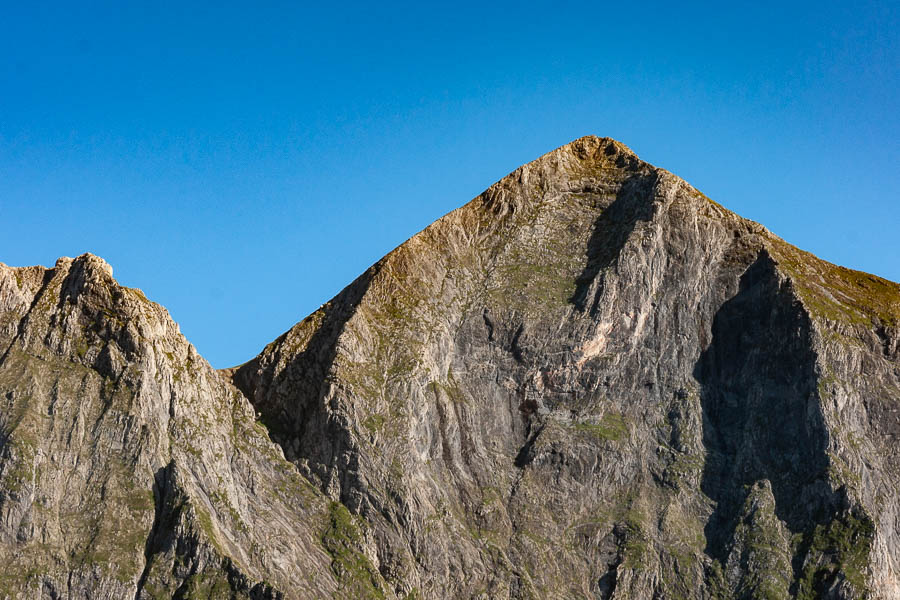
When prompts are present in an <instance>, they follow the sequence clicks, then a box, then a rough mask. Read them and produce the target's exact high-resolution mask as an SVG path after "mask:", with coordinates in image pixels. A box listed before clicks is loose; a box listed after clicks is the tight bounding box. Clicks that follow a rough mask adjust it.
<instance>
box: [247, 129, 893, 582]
mask: <svg viewBox="0 0 900 600" xmlns="http://www.w3.org/2000/svg"><path fill="white" fill-rule="evenodd" d="M898 323H900V289H898V286H897V285H896V284H894V283H891V282H888V281H885V280H883V279H879V278H877V277H873V276H870V275H866V274H863V273H858V272H854V271H850V270H847V269H843V268H840V267H835V266H833V265H830V264H828V263H825V262H823V261H820V260H818V259H816V258H815V257H813V256H811V255H809V254H806V253H803V252H801V251H799V250H797V249H795V248H793V247H791V246H789V245H788V244H786V243H784V242H783V241H782V240H780V239H779V238H777V237H776V236H774V235H772V234H771V233H769V232H768V231H767V230H765V229H764V228H763V227H761V226H759V225H757V224H755V223H752V222H750V221H747V220H744V219H741V218H740V217H738V216H736V215H734V214H732V213H730V212H729V211H727V210H725V209H723V208H722V207H720V206H719V205H717V204H715V203H714V202H712V201H710V200H709V199H707V198H706V197H704V196H703V195H702V194H701V193H699V192H697V191H696V190H694V189H693V188H691V187H690V186H689V185H688V184H686V183H685V182H684V181H682V180H680V179H679V178H677V177H675V176H673V175H671V174H670V173H668V172H666V171H663V170H661V169H658V168H655V167H653V166H651V165H648V164H646V163H643V162H641V161H640V160H639V159H638V158H637V157H636V156H635V155H634V154H633V153H632V152H631V151H630V150H629V149H628V148H626V147H625V146H623V145H621V144H619V143H617V142H615V141H613V140H609V139H599V138H594V137H588V138H582V139H580V140H577V141H575V142H573V143H571V144H569V145H567V146H564V147H562V148H560V149H558V150H556V151H554V152H551V153H549V154H547V155H545V156H544V157H542V158H540V159H538V160H537V161H535V162H533V163H530V164H528V165H525V166H524V167H521V168H520V169H518V170H517V171H515V172H514V173H512V174H511V175H509V176H508V177H506V178H504V179H503V180H502V181H500V182H499V183H497V184H495V185H494V186H492V187H491V188H490V189H488V190H487V191H486V192H485V193H484V194H482V195H481V196H479V197H478V198H476V199H475V200H473V201H472V202H471V203H469V204H468V205H466V206H465V207H463V208H461V209H458V210H457V211H454V212H453V213H450V214H449V215H447V216H446V217H444V218H442V219H440V220H439V221H437V222H436V223H434V224H433V225H431V226H430V227H428V228H427V229H425V230H424V231H423V232H421V233H420V234H418V235H416V236H414V237H413V238H411V239H410V240H408V241H407V242H406V243H404V244H403V245H401V246H400V247H399V248H397V249H396V250H394V251H393V252H391V253H390V254H389V255H388V256H386V257H385V258H384V259H383V260H381V261H380V262H379V263H377V264H376V265H374V266H373V267H372V268H370V269H369V270H368V271H367V272H366V273H364V274H363V275H362V276H361V277H360V278H358V279H357V280H356V281H355V282H353V284H351V285H350V286H349V287H348V288H347V289H345V290H344V291H343V292H342V293H341V294H339V295H338V296H337V297H336V298H335V299H333V300H332V301H331V302H329V303H327V304H325V305H324V306H323V307H322V308H321V309H320V310H319V311H317V312H316V313H314V314H313V315H311V316H309V317H307V318H306V319H305V320H304V321H302V322H301V323H299V324H297V325H296V326H295V327H293V328H292V329H291V330H289V331H288V332H287V333H285V334H284V335H283V336H281V337H280V338H279V339H277V340H276V341H275V342H273V343H272V344H270V345H269V346H267V347H266V348H265V349H264V350H263V352H262V353H261V354H260V355H259V356H258V357H257V358H255V359H254V360H252V361H250V362H249V363H247V364H246V365H243V366H242V367H240V368H238V369H236V370H234V371H233V372H230V373H231V374H233V377H234V380H235V382H236V384H237V385H238V387H240V388H241V389H242V390H243V391H244V392H245V394H246V395H247V397H248V398H250V400H251V402H252V403H253V404H254V406H255V407H256V408H257V410H259V411H260V412H261V413H262V416H263V420H264V422H265V423H266V424H267V426H268V427H269V428H270V431H271V433H272V436H273V439H275V440H277V441H278V443H279V444H280V445H281V446H282V447H283V448H284V451H285V454H286V456H287V458H288V459H289V460H291V461H292V462H294V463H295V464H296V465H297V466H298V467H299V469H300V470H301V472H302V473H303V474H304V475H305V476H306V477H308V478H309V479H310V480H311V481H314V482H316V484H317V485H318V487H320V488H321V489H322V490H323V491H324V492H325V493H327V494H328V495H329V496H330V497H333V498H337V499H340V501H341V502H342V503H344V504H345V505H346V506H347V507H348V508H349V509H350V510H351V511H352V512H353V513H355V514H359V515H361V516H362V517H363V518H364V519H365V520H366V522H367V523H369V524H370V527H371V529H370V532H369V535H370V536H371V538H372V540H373V541H374V544H375V549H376V556H375V557H374V562H375V563H376V564H377V566H378V568H379V570H380V572H381V573H382V574H383V575H384V577H385V579H386V580H387V582H388V584H389V585H390V586H392V587H394V588H395V589H396V591H397V592H398V593H406V592H410V591H415V592H416V593H417V594H418V595H419V596H421V597H433V598H438V597H485V598H488V597H490V598H506V597H514V598H573V597H599V598H610V597H612V598H650V597H659V598H718V597H732V596H734V597H741V598H763V597H765V598H786V597H789V596H797V597H802V598H811V597H820V596H827V597H835V598H851V597H862V596H863V595H864V594H865V593H867V591H868V593H871V594H872V595H873V597H880V598H896V597H900V583H898V569H900V539H898V533H900V522H898V512H897V511H898V508H897V507H898V506H900V504H898V500H900V499H898V490H900V474H898V470H897V466H898V464H900V462H898V458H900V457H898V455H897V449H896V436H897V434H898V433H900V423H898V414H900V413H898V412H897V411H898V408H900V387H898V386H900V356H898V339H900V337H898Z"/></svg>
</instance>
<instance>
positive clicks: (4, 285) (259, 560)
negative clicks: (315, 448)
mask: <svg viewBox="0 0 900 600" xmlns="http://www.w3.org/2000/svg"><path fill="white" fill-rule="evenodd" d="M335 514H336V515H338V516H340V514H341V513H340V511H337V510H336V509H335V508H334V507H332V506H331V505H330V504H329V502H328V501H327V499H326V498H324V497H323V496H322V494H320V493H319V492H318V491H317V490H315V489H313V488H312V487H311V486H310V485H309V483H308V482H307V481H306V480H305V479H303V478H302V477H301V476H300V475H298V474H297V472H296V469H295V468H294V467H292V466H291V465H290V464H289V463H287V462H286V461H285V460H284V457H283V455H282V454H281V451H280V450H279V449H278V448H277V446H275V445H274V444H272V443H271V441H270V440H269V439H268V437H267V435H266V433H265V430H264V429H263V428H262V427H261V426H260V425H259V423H257V422H256V421H255V419H254V413H253V410H252V408H251V407H250V405H249V404H248V403H247V401H246V399H245V398H244V397H243V396H242V395H241V394H240V392H238V390H236V389H235V388H234V387H233V386H231V385H230V384H229V383H228V382H227V381H226V380H225V379H224V378H223V377H221V376H220V375H219V374H218V373H217V372H216V371H214V370H213V369H212V368H211V367H210V366H209V365H208V364H207V363H206V362H205V361H204V360H203V359H202V358H200V357H199V356H198V355H197V353H196V351H195V350H194V348H193V346H191V345H190V344H189V343H188V342H187V341H186V340H185V339H184V337H183V336H182V335H181V334H180V333H179V331H178V327H177V326H176V325H175V324H174V323H173V322H172V320H171V319H170V318H169V315H168V313H167V312H166V311H165V310H164V309H163V308H161V307H159V306H158V305H155V304H153V303H151V302H149V301H148V300H147V299H146V298H145V297H144V296H143V294H142V293H141V292H140V291H139V290H135V289H129V288H124V287H121V286H119V285H118V284H117V283H116V282H115V280H114V279H113V278H112V269H111V268H110V267H109V265H107V264H106V263H105V262H103V261H102V260H101V259H99V258H97V257H95V256H92V255H89V254H87V255H84V256H80V257H78V258H76V259H74V260H73V259H70V258H63V259H60V260H59V261H58V262H57V263H56V266H55V267H54V268H52V269H44V268H41V267H30V268H21V269H14V268H9V267H6V266H2V265H0V598H66V599H76V598H85V599H87V598H91V599H96V598H110V599H113V598H115V599H121V598H134V599H136V600H138V599H149V598H173V597H174V598H229V597H231V598H280V597H288V598H299V597H316V596H318V595H320V594H325V595H329V594H330V593H332V592H336V591H339V590H340V589H341V583H340V580H339V578H338V577H335V574H334V572H333V571H332V569H331V568H330V565H331V563H332V559H333V557H332V556H331V555H330V554H329V552H328V549H327V548H326V547H324V546H323V545H322V543H321V541H320V540H321V538H322V536H324V535H326V534H328V533H329V532H332V530H333V529H334V527H333V524H332V516H334V515H335ZM344 525H345V526H344V529H343V530H341V531H343V533H344V534H345V533H346V531H351V532H352V531H353V530H354V529H353V528H354V527H355V525H353V524H352V523H350V522H348V523H345V524H344ZM341 531H339V533H341ZM343 539H344V538H341V539H340V540H338V541H339V542H342V541H343ZM335 548H338V549H339V550H341V551H342V552H344V553H346V554H347V555H348V556H356V554H354V553H355V552H356V550H355V549H354V548H351V547H349V546H348V547H346V548H345V547H344V546H340V544H338V545H336V546H335Z"/></svg>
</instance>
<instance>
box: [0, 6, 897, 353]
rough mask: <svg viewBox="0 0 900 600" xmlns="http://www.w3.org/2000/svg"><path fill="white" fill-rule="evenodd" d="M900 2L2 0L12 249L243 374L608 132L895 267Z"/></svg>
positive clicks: (761, 209) (823, 239) (827, 244)
mask: <svg viewBox="0 0 900 600" xmlns="http://www.w3.org/2000/svg"><path fill="white" fill-rule="evenodd" d="M330 4H333V5H334V6H335V8H327V7H326V5H330ZM259 5H264V6H259ZM898 15H900V4H898V2H896V1H885V0H882V1H880V2H866V1H861V2H814V3H812V2H811V3H785V2H747V3H730V2H715V3H708V4H700V3H689V2H688V3H684V2H677V3H676V2H666V3H659V4H656V3H653V2H646V1H645V2H615V3H605V2H590V3H588V2H585V3H583V4H582V3H567V2H553V3H550V2H548V3H533V2H520V3H495V2H484V1H482V2H477V3H471V4H470V3H465V2H455V3H446V4H438V3H432V2H415V3H409V4H400V3H396V4H391V3H372V2H366V3H359V4H357V3H352V2H343V3H326V2H317V3H284V4H280V3H252V2H240V3H237V2H216V3H212V2H210V3H193V2H187V1H183V2H153V3H151V2H119V1H117V2H110V3H108V4H107V3H93V2H88V1H85V2H65V3H64V2H41V3H38V2H5V3H4V4H3V8H2V10H0V261H2V262H4V263H6V264H9V265H15V266H21V265H32V264H43V265H53V263H54V262H55V260H56V258H57V257H58V256H75V255H78V254H81V253H83V252H86V251H90V252H93V253H95V254H98V255H100V256H102V257H104V258H105V259H106V260H107V261H108V262H109V263H110V264H112V266H113V268H114V270H115V275H116V277H117V278H118V280H119V281H120V282H121V283H123V284H124V285H128V286H132V287H139V288H141V289H143V290H144V292H145V293H146V294H147V296H148V297H149V298H150V299H152V300H154V301H156V302H159V303H161V304H163V305H164V306H166V307H167V308H168V309H169V311H170V312H171V313H172V315H173V317H174V318H175V319H176V320H177V321H178V322H179V323H180V325H181V328H182V331H183V332H184V333H185V334H186V335H187V337H188V339H189V340H190V341H192V342H193V343H194V344H195V345H196V346H197V348H198V350H199V351H200V352H201V353H202V354H203V355H204V356H205V357H206V358H207V359H208V360H210V362H211V363H212V364H213V365H214V366H216V367H225V366H230V365H233V364H236V363H241V362H243V361H245V360H247V359H249V358H250V357H252V356H254V355H255V354H256V353H257V352H258V351H259V350H260V349H261V348H262V346H263V345H265V344H266V343H268V342H269V341H271V340H272V339H273V338H275V337H276V336H277V335H279V334H280V333H281V332H282V331H284V330H285V329H287V328H288V327H290V326H291V325H292V324H294V323H295V322H296V321H299V320H300V319H302V318H303V317H304V316H305V315H306V314H308V313H309V312H311V311H313V310H315V309H316V308H317V307H318V306H319V305H320V304H321V303H322V302H324V301H326V300H328V299H329V298H330V297H331V296H333V295H334V294H335V293H337V292H338V291H340V289H341V288H342V287H343V286H345V285H346V284H348V283H349V282H350V281H351V280H353V279H354V278H355V277H356V275H358V274H359V273H360V272H362V271H363V270H364V269H365V268H366V267H368V266H369V265H370V264H371V263H373V262H375V261H376V260H378V259H379V258H380V257H381V256H382V255H384V254H385V253H386V252H388V251H390V250H391V249H392V248H393V247H394V246H396V245H398V244H400V243H401V242H403V241H404V240H405V239H406V238H408V237H409V236H410V235H412V234H414V233H415V232H417V231H418V230H420V229H421V228H423V227H425V226H426V225H428V223H430V222H431V221H433V220H434V219H436V218H438V217H440V216H441V215H442V214H444V213H446V212H448V211H450V210H452V209H453V208H455V207H457V206H459V205H461V204H463V203H465V202H466V201H468V200H469V199H470V198H472V197H474V196H476V195H477V194H479V193H480V192H481V191H482V190H483V189H484V188H486V187H487V186H488V185H490V184H491V183H493V182H494V181H496V180H497V179H500V178H501V177H503V176H504V175H505V174H506V173H508V172H509V171H511V170H513V169H514V168H516V167H517V166H518V165H520V164H522V163H525V162H528V161H529V160H532V159H534V158H536V157H537V156H539V155H541V154H543V153H545V152H547V151H549V150H552V149H553V148H555V147H557V146H560V145H562V144H564V143H567V142H569V141H571V140H572V139H574V138H577V137H580V136H582V135H586V134H595V135H601V136H611V137H614V138H616V139H618V140H620V141H622V142H624V143H625V144H627V145H629V146H630V147H631V148H632V149H633V150H634V151H635V152H637V153H638V155H639V156H641V158H643V159H645V160H648V161H650V162H652V163H654V164H656V165H658V166H661V167H664V168H666V169H668V170H670V171H672V172H674V173H676V174H678V175H680V176H682V177H684V178H685V179H687V180H688V181H689V182H690V183H692V184H693V185H695V186H696V187H698V188H699V189H700V190H702V191H703V192H704V193H706V194H707V195H708V196H710V197H711V198H713V199H714V200H716V201H718V202H720V203H721V204H723V205H725V206H726V207H728V208H730V209H732V210H734V211H737V212H738V213H740V214H742V215H744V216H746V217H749V218H752V219H754V220H757V221H760V222H761V223H763V224H764V225H766V226H767V227H768V228H769V229H771V230H772V231H774V232H775V233H777V234H778V235H780V236H782V237H783V238H785V239H786V240H788V241H789V242H791V243H794V244H796V245H798V246H800V247H802V248H804V249H807V250H810V251H812V252H814V253H816V254H818V255H819V256H821V257H823V258H825V259H827V260H830V261H832V262H836V263H838V264H842V265H846V266H850V267H853V268H857V269H861V270H865V271H870V272H873V273H876V274H879V275H882V276H884V277H887V278H889V279H893V280H895V281H897V280H900V234H898V230H900V207H898V202H897V201H898V193H897V190H898V189H900V185H898V184H900V160H898V159H900V119H898V109H900V35H898V31H900V18H898Z"/></svg>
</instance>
